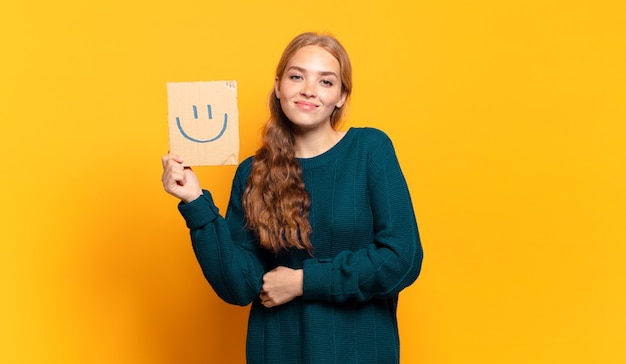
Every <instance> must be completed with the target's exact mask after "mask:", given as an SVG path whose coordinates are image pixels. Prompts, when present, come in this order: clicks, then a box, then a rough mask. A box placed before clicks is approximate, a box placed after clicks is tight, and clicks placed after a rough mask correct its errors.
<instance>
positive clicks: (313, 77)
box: [275, 46, 346, 131]
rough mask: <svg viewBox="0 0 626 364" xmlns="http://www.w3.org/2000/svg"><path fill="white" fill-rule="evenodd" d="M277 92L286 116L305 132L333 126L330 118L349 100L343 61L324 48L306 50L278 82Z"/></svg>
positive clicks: (313, 47)
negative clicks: (344, 91) (344, 87)
mask: <svg viewBox="0 0 626 364" xmlns="http://www.w3.org/2000/svg"><path fill="white" fill-rule="evenodd" d="M275 93H276V97H278V98H279V99H280V105H281V107H282V109H283V112H284V113H285V115H286V116H287V117H288V118H289V120H290V121H291V122H292V123H293V124H294V125H295V126H296V127H297V128H298V129H300V130H301V131H304V130H307V129H316V128H319V127H327V126H330V115H331V114H332V112H333V111H334V110H335V107H341V106H343V104H344V102H345V100H346V95H345V94H342V92H341V67H340V65H339V61H338V60H337V59H336V58H335V57H333V56H332V55H331V54H330V53H329V52H328V51H326V50H325V49H324V48H322V47H319V46H306V47H302V48H300V49H299V50H298V51H297V52H296V53H295V54H294V55H293V57H291V59H290V60H289V62H288V63H287V67H286V68H285V72H284V73H283V75H282V77H281V78H280V79H276V84H275Z"/></svg>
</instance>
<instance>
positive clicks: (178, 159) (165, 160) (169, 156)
mask: <svg viewBox="0 0 626 364" xmlns="http://www.w3.org/2000/svg"><path fill="white" fill-rule="evenodd" d="M171 160H173V161H175V162H177V163H179V164H182V163H183V159H182V158H181V157H180V156H179V155H178V154H173V153H168V154H166V155H164V156H163V157H161V162H162V163H163V168H165V166H166V164H168V163H169V161H171Z"/></svg>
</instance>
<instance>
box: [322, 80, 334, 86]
mask: <svg viewBox="0 0 626 364" xmlns="http://www.w3.org/2000/svg"><path fill="white" fill-rule="evenodd" d="M322 85H324V86H329V87H330V86H332V85H333V83H332V82H331V81H328V80H322Z"/></svg>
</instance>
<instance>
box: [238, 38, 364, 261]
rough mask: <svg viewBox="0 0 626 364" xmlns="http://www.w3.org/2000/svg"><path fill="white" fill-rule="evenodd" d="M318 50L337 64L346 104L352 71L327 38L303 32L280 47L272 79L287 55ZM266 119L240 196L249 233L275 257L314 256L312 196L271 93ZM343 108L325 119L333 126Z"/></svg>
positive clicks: (341, 51)
mask: <svg viewBox="0 0 626 364" xmlns="http://www.w3.org/2000/svg"><path fill="white" fill-rule="evenodd" d="M311 45H315V46H319V47H322V48H324V49H325V50H326V51H328V52H329V53H330V54H331V55H333V56H334V57H335V58H336V59H337V60H338V61H339V65H340V70H341V75H340V78H341V88H342V93H343V94H344V95H346V100H348V98H349V96H350V93H351V92H352V67H351V65H350V59H349V58H348V54H347V52H346V51H345V49H344V48H343V46H342V45H341V44H340V43H339V42H338V41H337V40H336V39H335V38H334V37H333V36H331V35H327V34H317V33H303V34H300V35H298V36H297V37H295V38H294V39H293V40H292V41H291V42H290V43H289V44H288V45H287V47H286V48H285V50H284V51H283V54H282V56H281V58H280V61H279V62H278V66H277V67H276V79H277V80H280V79H282V77H283V74H284V72H285V69H286V67H287V64H288V62H289V60H290V59H291V57H293V55H294V54H295V53H296V52H297V51H298V50H299V49H300V48H302V47H305V46H311ZM269 107H270V117H269V119H268V121H267V122H266V124H265V126H264V128H263V132H262V146H261V147H260V148H259V149H258V150H257V152H256V154H255V156H254V163H253V164H252V171H251V172H250V176H249V177H248V181H247V186H246V189H245V191H244V194H243V201H242V203H243V208H244V211H245V216H246V223H247V228H249V229H250V230H252V231H254V232H255V233H256V235H257V238H258V239H259V244H260V245H261V247H263V248H265V249H267V250H270V251H272V252H274V253H279V252H281V251H283V250H286V249H289V248H298V249H306V250H307V251H308V253H309V254H311V255H312V254H313V246H312V244H311V239H310V235H311V224H310V223H309V209H310V205H311V198H310V196H309V194H308V193H307V191H306V190H305V188H304V180H303V178H302V167H301V166H300V163H299V162H298V160H297V159H296V157H295V149H294V137H293V133H292V130H291V127H292V126H291V121H290V120H289V119H288V118H287V116H286V115H285V114H284V112H283V110H282V108H281V106H280V100H279V99H278V97H277V96H276V94H275V92H274V88H272V91H271V92H270V100H269ZM343 112H344V108H343V107H341V108H335V110H334V111H333V113H332V114H331V117H330V123H331V126H332V127H333V128H335V127H336V126H337V124H338V123H339V121H340V120H341V118H342V116H343Z"/></svg>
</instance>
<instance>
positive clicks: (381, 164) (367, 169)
mask: <svg viewBox="0 0 626 364" xmlns="http://www.w3.org/2000/svg"><path fill="white" fill-rule="evenodd" d="M366 132H367V133H368V134H367V135H370V136H372V138H369V139H367V140H364V141H362V142H359V143H353V144H355V145H359V146H361V148H363V145H364V146H365V147H366V148H367V150H366V151H365V153H366V154H365V157H364V158H363V163H357V164H355V165H352V166H351V165H345V166H342V168H344V169H349V168H352V167H353V168H357V169H359V170H357V171H355V172H354V175H355V176H357V177H355V181H358V180H360V178H359V177H360V176H362V177H363V178H365V179H366V181H367V193H366V194H367V195H368V196H369V206H370V209H371V219H372V230H373V232H372V236H371V241H369V242H366V243H365V244H363V245H362V246H361V248H360V249H356V250H350V249H345V250H343V251H340V252H338V253H337V254H335V255H334V256H331V257H326V258H311V259H307V260H305V261H304V287H303V292H304V295H303V299H305V300H323V301H329V302H346V301H357V302H363V301H367V300H371V299H374V298H389V297H392V296H394V295H397V294H398V293H399V292H400V291H401V290H402V289H403V288H405V287H407V286H408V285H410V284H411V283H413V281H415V279H416V278H417V276H418V275H419V273H420V269H421V263H422V258H423V252H422V246H421V242H420V238H419V233H418V229H417V222H416V219H415V215H414V211H413V205H412V201H411V197H410V194H409V189H408V187H407V184H406V181H405V178H404V176H403V174H402V171H401V169H400V165H399V163H398V159H397V157H396V154H395V151H394V148H393V145H392V143H391V141H390V140H389V139H388V138H387V137H386V135H384V134H382V132H377V131H371V130H367V131H366ZM354 153H357V151H355V152H354ZM357 183H358V182H355V183H354V184H353V185H352V186H356V184H357ZM349 188H352V187H349ZM353 189H358V187H354V188H353ZM353 193H354V192H353V191H351V190H349V189H348V188H347V189H346V191H338V192H337V193H336V194H335V196H336V197H335V198H336V199H341V198H345V197H344V196H346V195H347V196H350V194H353ZM368 213H369V212H368ZM359 214H360V213H359V212H355V216H361V215H359ZM367 216H369V215H367ZM364 221H365V220H364ZM364 223H365V222H364ZM314 233H315V232H314Z"/></svg>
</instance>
